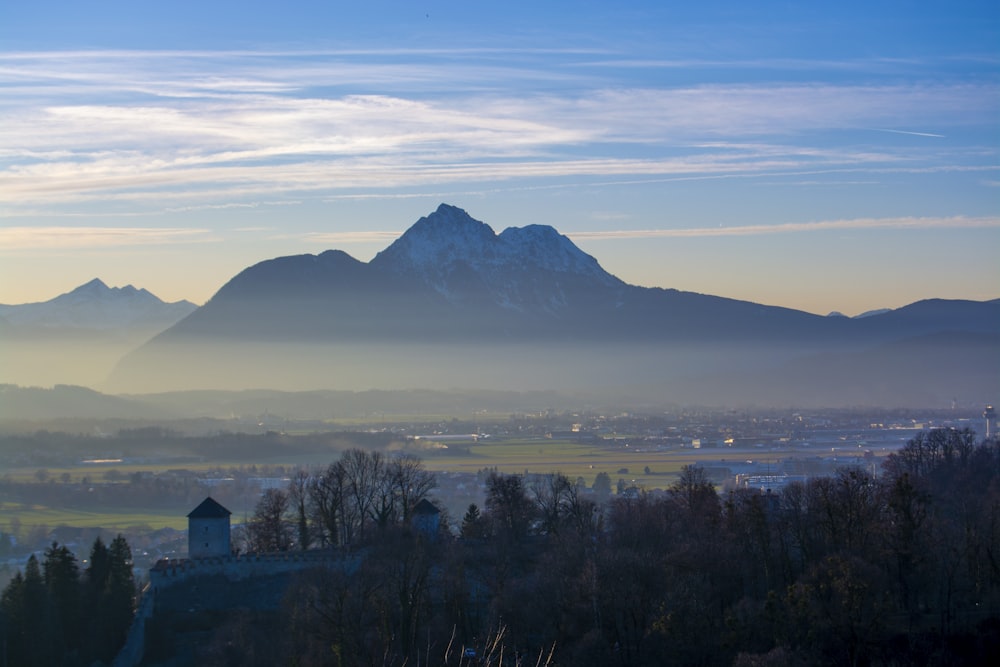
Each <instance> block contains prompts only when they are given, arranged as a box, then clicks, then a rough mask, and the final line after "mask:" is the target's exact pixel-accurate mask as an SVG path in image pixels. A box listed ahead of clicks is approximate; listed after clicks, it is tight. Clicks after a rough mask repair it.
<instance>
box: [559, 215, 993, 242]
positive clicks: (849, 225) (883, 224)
mask: <svg viewBox="0 0 1000 667" xmlns="http://www.w3.org/2000/svg"><path fill="white" fill-rule="evenodd" d="M874 229H898V230H912V229H1000V217H996V218H994V217H963V216H955V217H943V218H935V217H926V218H913V217H904V218H856V219H851V220H818V221H815V222H794V223H781V224H773V225H742V226H735V225H734V226H722V225H719V226H718V227H692V228H686V229H632V230H624V229H615V230H601V231H584V232H569V233H567V236H569V237H571V238H575V239H586V240H601V241H606V240H626V239H627V240H632V239H655V238H691V237H705V236H762V235H769V234H801V233H808V232H831V231H832V232H838V231H851V230H874Z"/></svg>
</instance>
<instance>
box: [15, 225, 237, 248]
mask: <svg viewBox="0 0 1000 667" xmlns="http://www.w3.org/2000/svg"><path fill="white" fill-rule="evenodd" d="M218 240H219V239H218V238H217V237H216V236H215V235H214V234H213V232H212V231H211V230H208V229H196V228H160V227H157V228H152V227H0V252H3V251H8V250H38V249H46V250H52V249H73V248H76V249H84V248H89V249H94V248H109V247H122V246H144V245H164V244H176V243H208V242H214V241H218Z"/></svg>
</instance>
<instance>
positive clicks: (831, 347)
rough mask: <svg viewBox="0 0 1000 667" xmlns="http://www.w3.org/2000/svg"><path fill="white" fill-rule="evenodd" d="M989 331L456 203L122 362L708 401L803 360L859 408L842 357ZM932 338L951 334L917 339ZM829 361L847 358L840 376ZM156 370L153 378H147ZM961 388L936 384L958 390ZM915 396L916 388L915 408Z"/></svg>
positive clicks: (250, 295)
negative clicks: (520, 223) (380, 244)
mask: <svg viewBox="0 0 1000 667" xmlns="http://www.w3.org/2000/svg"><path fill="white" fill-rule="evenodd" d="M972 334H976V335H980V334H981V335H983V336H985V337H986V338H985V340H992V339H990V338H989V337H990V336H995V335H1000V301H997V300H994V301H991V302H972V301H959V300H941V299H929V300H926V301H921V302H917V303H914V304H911V305H909V306H906V307H904V308H900V309H896V310H893V311H889V312H885V313H881V314H871V315H868V316H866V317H859V318H845V317H823V316H818V315H813V314H810V313H804V312H801V311H795V310H791V309H787V308H780V307H774V306H765V305H761V304H756V303H752V302H747V301H738V300H734V299H726V298H722V297H717V296H710V295H704V294H697V293H692V292H680V291H677V290H672V289H660V288H646V287H638V286H634V285H629V284H627V283H625V282H623V281H621V280H620V279H618V278H617V277H615V276H613V275H611V274H609V273H607V272H606V271H604V269H603V268H601V266H600V264H599V263H598V262H597V260H596V259H595V258H593V257H591V256H590V255H587V254H586V253H584V252H582V251H581V250H580V249H579V248H577V247H576V246H575V245H574V244H573V243H572V242H571V241H570V240H569V239H568V238H566V237H565V236H563V235H561V234H559V233H558V231H556V230H555V229H553V228H552V227H549V226H546V225H537V224H531V225H527V226H525V227H512V228H509V229H506V230H504V231H503V232H502V233H500V234H496V233H495V232H494V231H493V230H492V228H490V227H489V225H487V224H485V223H483V222H480V221H478V220H475V219H474V218H472V217H471V216H469V215H468V214H467V213H466V212H465V211H463V210H462V209H459V208H456V207H454V206H449V205H447V204H442V205H441V206H440V207H438V209H437V210H436V211H434V212H433V213H431V214H430V215H428V216H426V217H424V218H421V219H420V220H418V221H417V222H416V223H414V224H413V225H412V226H411V227H410V228H409V229H408V230H407V231H406V232H404V233H403V234H402V235H401V236H400V238H398V239H397V240H396V241H394V242H393V243H392V244H390V245H389V246H388V247H387V248H386V249H385V250H383V251H382V252H380V253H378V254H377V255H376V256H375V257H374V258H373V259H372V260H371V261H370V262H367V263H366V262H361V261H358V260H357V259H355V258H353V257H351V256H350V255H348V254H347V253H344V252H342V251H339V250H330V251H327V252H324V253H321V254H319V255H299V256H292V257H279V258H276V259H272V260H267V261H264V262H260V263H259V264H256V265H254V266H251V267H248V268H247V269H245V270H243V271H242V272H240V273H239V274H238V275H236V276H235V277H233V278H232V279H231V280H230V281H229V282H228V283H226V284H225V285H224V286H223V287H222V288H221V289H220V290H219V291H218V292H217V293H216V294H215V295H214V296H213V297H212V299H211V300H209V302H208V303H206V304H205V305H204V306H202V307H201V308H199V309H197V310H196V311H194V312H192V313H191V314H190V315H189V316H187V317H186V318H184V319H182V320H181V321H179V322H177V323H176V324H175V325H173V326H172V327H170V328H169V329H167V330H165V331H164V332H162V333H160V334H159V335H157V336H155V337H154V338H153V339H152V340H150V341H149V342H148V343H146V344H145V345H142V346H140V347H139V348H138V349H137V350H135V351H134V352H133V353H131V354H129V355H128V356H127V357H126V358H125V359H123V360H122V363H121V364H119V366H118V368H117V369H116V371H115V373H114V374H113V376H112V378H111V386H112V387H120V388H125V389H128V390H130V391H131V390H137V389H140V388H141V390H146V389H152V390H161V389H183V388H195V387H200V388H228V387H237V386H243V387H269V388H280V389H290V390H298V389H311V388H325V389H344V388H357V389H368V388H387V389H389V388H432V389H433V388H449V387H461V386H467V387H476V388H484V389H518V390H532V389H544V388H552V389H560V388H566V387H574V386H575V387H587V388H591V387H593V386H595V385H596V386H601V387H606V388H608V389H611V388H624V387H631V388H633V389H634V388H636V387H640V388H646V389H648V391H651V392H661V393H662V392H672V393H674V394H676V395H677V396H678V397H681V398H683V397H684V395H685V392H693V391H694V390H695V389H696V388H697V393H698V396H694V395H693V394H691V393H689V396H690V397H691V398H692V400H693V399H695V398H697V399H698V400H706V399H709V400H710V399H711V397H712V396H713V395H718V396H721V395H723V394H727V395H731V392H729V391H728V390H727V391H725V392H724V391H722V389H723V386H725V387H726V388H727V389H728V388H733V387H735V385H737V384H739V385H740V386H742V387H744V389H743V391H744V393H745V394H746V395H747V397H748V400H752V398H753V395H754V394H756V395H759V396H763V395H764V394H765V392H763V391H759V392H755V391H754V390H753V388H752V387H753V385H754V382H759V383H772V384H774V385H775V388H776V389H777V391H775V392H767V393H768V394H770V395H773V396H774V400H781V397H782V396H784V397H787V398H788V399H790V400H794V399H798V400H807V399H808V395H809V392H810V389H809V387H808V384H809V380H808V379H806V378H804V377H803V374H802V372H801V371H800V370H797V369H801V368H804V367H808V368H809V369H810V372H812V373H813V377H814V381H815V382H816V383H817V387H818V386H819V385H820V384H822V383H823V375H824V373H826V374H827V375H828V376H829V377H830V378H841V379H838V380H837V383H838V384H839V386H837V387H833V386H831V387H825V388H824V391H823V392H822V394H823V396H825V397H828V398H831V397H832V398H836V400H839V401H841V402H844V403H847V404H850V402H851V400H852V397H851V391H852V389H851V385H852V381H849V379H845V378H843V373H839V372H835V371H836V368H835V364H837V363H842V361H843V359H847V358H850V359H860V358H864V354H865V353H866V351H868V350H873V349H879V348H881V349H884V350H889V349H893V348H895V347H896V346H898V347H899V349H901V350H903V352H901V353H900V354H895V353H894V354H891V355H888V356H889V357H891V358H892V359H893V364H892V365H893V369H895V370H893V369H888V368H887V369H886V370H885V372H887V373H896V374H897V375H898V374H899V373H901V372H902V371H901V365H903V366H905V365H906V363H907V359H909V360H910V361H913V362H914V363H916V361H917V358H916V357H915V356H914V355H927V354H935V352H934V350H941V351H942V352H948V351H949V347H948V346H949V345H952V343H949V342H948V341H959V340H963V338H962V336H963V335H972ZM921 337H925V340H927V341H933V342H934V343H933V345H936V346H938V347H934V346H933V345H930V344H922V345H918V346H909V347H908V346H906V345H905V344H903V343H904V342H905V341H907V340H911V339H917V338H921ZM928 337H929V338H928ZM935 337H936V338H935ZM976 340H977V341H980V342H979V343H977V345H980V350H981V352H982V354H981V355H980V362H979V364H978V366H977V367H975V368H969V369H966V370H967V371H968V372H967V373H966V378H965V379H966V386H965V388H964V389H962V391H964V392H966V393H975V392H979V393H990V396H989V399H990V400H995V399H994V398H993V397H994V396H996V397H997V398H1000V380H997V379H996V378H1000V353H998V351H997V350H996V349H994V348H993V347H991V346H990V344H988V343H987V344H985V347H982V340H984V339H983V338H982V337H980V338H977V339H976ZM955 344H958V343H955ZM845 355H846V356H845ZM908 355H909V356H908ZM959 356H961V355H959ZM962 358H964V357H962ZM805 359H808V360H810V361H809V363H808V364H804V365H803V363H800V364H799V365H796V363H797V360H805ZM824 359H827V360H828V361H824ZM837 360H840V361H839V362H838V361H837ZM826 363H829V364H834V366H830V367H829V368H827V371H823V370H822V369H823V368H824V364H826ZM204 371H208V373H207V374H205V373H204ZM994 371H997V372H996V373H995V375H994V374H993V372H994ZM707 378H713V380H712V382H714V383H715V384H714V385H713V384H712V382H708V380H707ZM737 378H739V382H736V380H737ZM755 378H756V380H755ZM151 379H152V380H153V381H154V385H153V386H149V387H147V386H146V385H144V384H143V383H148V382H150V380H151ZM155 383H158V384H155ZM719 383H721V384H719ZM952 384H958V383H957V382H953V381H952V380H949V381H948V386H947V387H945V386H942V387H941V388H940V391H934V392H931V393H932V394H933V395H935V396H938V395H943V394H949V393H954V392H952V388H951V386H952ZM779 385H781V386H779ZM890 385H891V386H892V387H897V386H900V385H899V383H890ZM893 391H895V390H893ZM904 393H905V392H904ZM816 394H817V395H819V392H818V391H817V392H816ZM921 395H922V396H925V397H926V396H927V395H928V393H927V392H923V394H921ZM973 400H974V399H973ZM905 403H906V396H904V395H902V394H900V396H899V403H898V404H900V405H902V404H905Z"/></svg>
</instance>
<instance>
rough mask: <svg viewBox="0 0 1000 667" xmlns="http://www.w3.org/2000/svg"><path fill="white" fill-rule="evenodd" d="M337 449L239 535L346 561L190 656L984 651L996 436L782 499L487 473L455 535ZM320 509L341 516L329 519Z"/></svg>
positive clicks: (509, 659) (529, 658)
mask: <svg viewBox="0 0 1000 667" xmlns="http://www.w3.org/2000/svg"><path fill="white" fill-rule="evenodd" d="M345 457H346V459H345V460H342V461H339V462H337V463H335V464H332V465H331V466H330V467H329V468H328V469H327V470H325V471H322V472H320V473H318V474H317V476H315V477H310V476H309V475H303V476H302V478H300V479H299V480H298V481H297V482H293V488H292V489H290V490H289V491H275V492H272V493H270V494H268V495H266V496H265V497H264V498H263V499H262V500H261V502H260V504H259V505H258V512H257V513H256V514H255V516H254V519H253V520H252V522H251V526H250V531H251V533H252V534H254V531H257V532H256V533H255V534H254V536H253V537H251V542H255V543H256V544H257V545H258V546H260V547H268V548H273V547H278V548H289V549H291V548H296V542H297V540H310V543H312V542H314V541H315V542H316V543H317V544H318V545H319V544H325V545H329V544H339V545H341V548H344V549H345V550H346V553H349V554H350V555H349V556H348V557H345V558H344V559H343V561H342V564H341V566H340V567H335V568H326V569H322V570H317V571H313V572H310V573H308V574H307V575H303V576H300V577H298V578H296V579H295V580H294V581H293V582H292V583H291V584H290V585H289V586H288V588H287V590H286V594H285V596H284V602H283V604H282V607H281V610H280V612H272V613H270V614H265V615H264V616H261V615H259V614H258V615H255V614H253V613H247V612H246V611H245V610H244V612H243V613H238V614H231V615H228V616H227V618H226V620H225V622H224V623H223V625H222V627H217V628H216V631H215V640H214V642H213V643H211V644H210V645H209V646H207V647H206V648H205V652H204V653H203V654H202V658H203V659H204V660H205V661H207V662H208V663H215V664H241V665H243V664H261V665H264V664H296V665H415V664H421V665H422V664H460V663H461V664H467V661H466V658H465V657H463V656H464V650H465V648H467V647H468V648H471V649H472V650H474V651H475V652H476V654H477V660H478V661H479V662H480V664H493V665H501V664H511V665H513V664H524V665H536V664H547V665H595V666H596V665H622V666H626V665H627V666H641V665H740V666H749V665H771V666H778V665H827V664H847V665H953V664H977V663H985V662H986V661H987V660H988V659H990V657H991V656H993V655H996V654H997V652H998V651H1000V446H998V443H997V442H996V441H988V442H980V443H977V442H976V439H975V435H974V434H973V433H972V432H971V431H968V430H953V429H940V430H933V431H928V432H924V433H922V434H920V435H919V436H918V437H916V438H915V439H913V440H911V441H910V442H909V443H908V444H907V445H906V446H905V447H904V448H903V449H901V450H900V451H898V452H896V453H894V454H892V455H890V456H888V457H887V459H886V460H885V462H884V466H883V470H882V473H881V474H880V475H878V476H873V475H871V474H870V473H869V472H866V471H864V470H861V469H857V468H843V469H841V470H839V472H838V473H837V474H836V475H835V476H833V477H826V478H816V479H812V480H810V481H808V482H806V483H796V484H792V485H791V486H789V487H787V488H786V489H784V490H783V491H782V492H780V493H769V492H761V491H760V490H739V491H733V492H727V493H726V494H724V495H720V493H718V492H717V490H716V488H715V487H714V486H713V485H712V484H711V483H710V482H709V480H708V479H707V478H706V477H705V475H704V474H703V472H702V471H701V470H700V469H698V468H694V467H691V468H686V469H685V470H684V472H683V474H682V475H681V477H680V479H679V480H678V481H677V483H676V484H674V485H673V486H672V487H671V488H670V489H669V490H668V491H667V492H665V493H655V492H651V493H638V494H625V495H619V496H615V497H614V498H613V499H611V500H609V501H608V502H607V503H605V504H603V505H602V504H599V503H598V502H596V499H595V497H594V496H593V495H592V494H586V493H584V492H583V491H582V490H581V489H580V487H578V486H577V485H576V484H574V483H572V482H571V481H570V480H569V479H567V478H565V477H563V476H561V475H548V476H539V477H534V478H530V479H528V478H524V477H521V476H512V475H500V474H493V475H491V476H489V478H488V480H487V494H486V501H485V504H484V507H482V508H479V507H476V506H470V507H469V508H468V511H467V512H466V514H465V516H464V517H462V518H461V528H460V536H459V537H458V538H452V537H451V534H450V533H449V532H442V533H441V534H439V535H437V536H434V537H432V536H429V535H426V534H424V533H423V532H422V531H420V530H414V529H412V528H411V527H410V526H409V525H408V524H407V523H406V522H405V520H404V515H403V510H402V508H403V507H406V506H407V503H412V502H414V501H415V500H416V499H417V498H418V496H420V495H422V494H423V492H424V491H426V489H425V488H424V487H421V490H420V492H419V493H417V494H414V495H412V496H411V497H410V498H409V499H408V500H405V501H403V502H402V503H401V504H396V505H394V504H393V501H392V498H398V496H397V495H394V494H393V493H392V492H391V488H390V486H388V485H383V486H379V483H378V482H377V480H378V479H382V480H385V481H386V484H388V482H389V480H391V479H392V478H393V475H391V474H389V471H391V467H390V465H389V464H392V462H391V460H381V461H374V460H373V459H372V457H370V456H369V455H365V454H364V453H362V452H355V453H347V454H345ZM376 458H377V457H376ZM407 462H408V464H409V467H408V468H407V470H408V471H409V472H410V473H412V474H415V475H416V477H415V479H418V480H423V481H426V476H425V475H424V474H422V473H421V470H420V466H419V464H418V463H415V462H413V461H412V460H408V461H407ZM394 465H397V466H398V465H399V464H398V463H397V464H394ZM399 472H400V470H399V468H397V469H396V479H397V480H398V479H400V478H399V476H398V475H399ZM411 479H412V478H411ZM359 480H369V482H370V483H369V482H365V483H363V484H360V485H359V483H358V482H359ZM365 484H367V485H368V486H365ZM296 485H297V487H296ZM296 488H298V491H296ZM319 488H322V489H323V490H324V491H323V494H322V495H321V496H312V495H311V494H310V489H313V493H315V492H316V491H315V490H316V489H319ZM361 488H369V489H372V490H373V491H372V494H373V495H368V496H365V497H364V498H361V497H360V496H356V495H354V494H357V493H358V492H359V489H361ZM378 488H382V489H383V491H382V492H378V491H375V489H378ZM409 488H413V487H409ZM320 497H322V498H325V499H326V501H327V503H328V504H327V505H326V510H327V511H326V512H325V513H324V512H323V511H320V510H321V509H322V508H321V507H318V506H315V505H314V504H313V503H314V502H315V501H316V500H317V498H320ZM331 498H333V499H334V501H335V502H334V504H335V505H336V503H337V502H339V503H341V504H340V505H337V507H340V508H341V509H343V508H345V507H347V508H352V509H350V511H347V512H346V513H341V514H338V513H337V512H333V513H331V512H329V510H330V508H331V507H332V505H330V504H329V501H330V499H331ZM359 500H360V501H361V502H363V503H364V507H365V508H367V509H366V510H364V511H360V510H359V508H358V506H357V505H356V503H357V502H359ZM383 501H384V504H380V503H382V502H383ZM365 516H367V517H368V519H367V520H365V519H364V517H365ZM324 517H325V518H324ZM338 517H340V518H339V519H338ZM345 517H353V518H351V519H350V520H349V521H348V522H347V523H344V522H342V521H341V520H342V519H344V518H345ZM379 517H382V520H378V518H379ZM266 526H269V527H270V528H269V529H267V530H265V527H266ZM274 530H276V531H278V533H277V535H278V537H275V533H273V532H271V531H274ZM365 531H367V532H365ZM270 540H279V542H272V541H270ZM275 624H277V625H278V626H279V627H280V628H281V630H280V631H279V632H276V633H274V632H268V633H266V637H267V639H266V641H260V640H255V638H261V637H263V636H264V635H263V634H262V633H261V632H260V631H259V628H263V627H273V626H274V625H275ZM234 638H239V640H238V641H234Z"/></svg>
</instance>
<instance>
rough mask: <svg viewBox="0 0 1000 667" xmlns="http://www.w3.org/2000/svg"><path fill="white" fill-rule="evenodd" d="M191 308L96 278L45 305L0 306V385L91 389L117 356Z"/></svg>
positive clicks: (181, 316)
mask: <svg viewBox="0 0 1000 667" xmlns="http://www.w3.org/2000/svg"><path fill="white" fill-rule="evenodd" d="M196 308H197V306H195V304H193V303H190V302H188V301H178V302H175V303H166V302H164V301H162V300H160V299H159V298H157V297H156V296H154V295H153V294H151V293H150V292H148V291H146V290H145V289H137V288H135V287H133V286H132V285H126V286H125V287H108V286H107V285H106V284H105V283H104V282H103V281H101V280H99V279H97V278H95V279H94V280H91V281H90V282H87V283H85V284H83V285H81V286H79V287H77V288H76V289H74V290H72V291H70V292H67V293H65V294H61V295H59V296H57V297H55V298H54V299H50V300H48V301H43V302H39V303H26V304H18V305H0V362H2V363H0V382H9V383H17V384H22V385H36V384H41V385H50V384H78V385H91V386H94V385H96V384H98V383H100V382H102V381H103V380H104V379H105V378H107V375H108V373H109V372H110V371H111V369H112V368H113V366H114V364H115V363H117V361H118V360H119V359H121V357H122V355H124V354H125V353H126V352H128V351H129V350H131V349H132V348H134V347H135V346H137V345H139V344H141V343H143V342H145V341H146V340H147V339H149V338H150V337H152V336H153V335H155V334H157V333H159V332H161V331H163V330H164V329H166V328H167V327H169V326H171V325H172V324H174V323H176V322H177V321H179V320H181V319H183V318H184V317H185V316H187V315H190V314H191V313H192V312H194V310H195V309H196Z"/></svg>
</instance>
